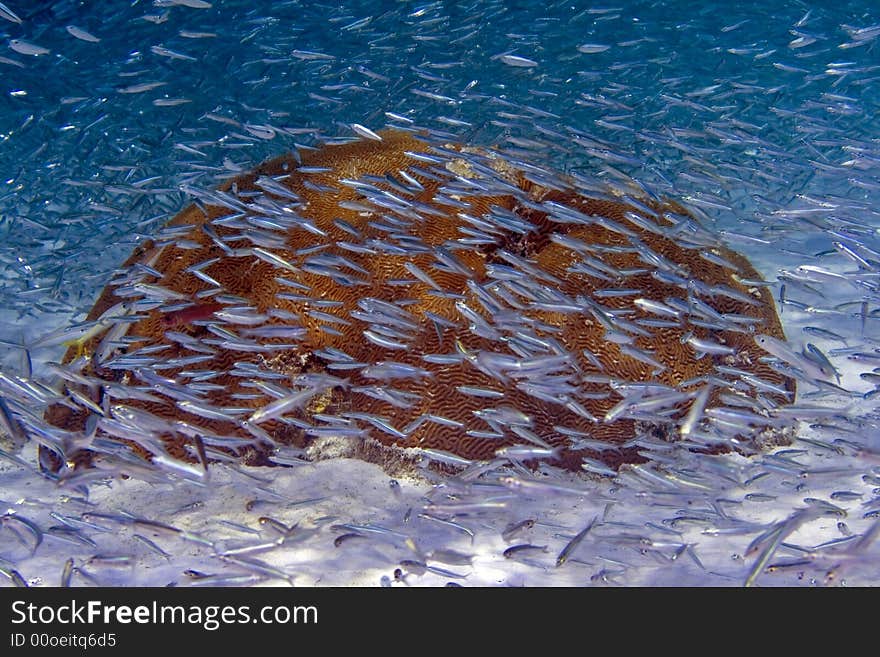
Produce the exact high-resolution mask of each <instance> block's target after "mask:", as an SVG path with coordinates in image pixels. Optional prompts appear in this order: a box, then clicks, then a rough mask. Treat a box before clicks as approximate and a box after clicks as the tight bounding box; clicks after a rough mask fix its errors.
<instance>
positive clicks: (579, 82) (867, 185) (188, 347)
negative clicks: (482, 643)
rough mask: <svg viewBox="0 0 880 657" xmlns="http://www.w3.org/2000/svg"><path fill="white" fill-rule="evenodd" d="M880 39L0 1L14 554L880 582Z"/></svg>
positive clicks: (95, 576) (2, 403)
mask: <svg viewBox="0 0 880 657" xmlns="http://www.w3.org/2000/svg"><path fill="white" fill-rule="evenodd" d="M771 4H772V3H771ZM878 37H880V13H878V11H877V8H875V7H873V5H871V4H870V3H867V2H859V3H854V4H851V5H849V4H848V5H847V6H845V7H834V8H832V7H828V8H818V7H817V8H813V9H809V8H802V7H798V6H794V5H793V6H786V7H782V8H781V7H774V8H771V7H770V5H767V4H766V3H757V2H755V3H745V4H742V5H739V4H738V5H737V6H735V7H729V8H725V10H724V11H723V12H718V11H716V10H714V9H712V8H711V7H710V6H709V5H702V4H700V3H691V2H684V1H683V0H678V1H673V0H668V1H666V2H628V3H619V4H614V5H613V6H612V5H609V6H607V7H599V6H591V7H588V8H581V7H577V6H574V5H572V3H552V4H549V5H544V4H542V3H536V4H535V5H534V6H529V7H525V8H519V9H514V8H511V7H508V6H507V5H506V4H505V3H503V2H501V1H500V0H498V1H494V2H493V1H488V2H487V1H479V2H478V1H474V2H469V3H456V4H453V5H450V4H448V3H442V2H433V3H432V2H379V3H367V4H364V3H357V2H343V3H339V4H335V5H333V6H332V7H331V6H318V5H312V4H311V3H302V2H299V1H290V2H273V3H252V2H244V1H238V0H230V1H228V2H220V1H219V0H217V1H214V2H202V1H201V0H154V1H153V2H143V1H141V2H138V1H136V2H134V3H131V4H130V5H129V6H127V7H124V8H122V9H121V10H119V8H117V9H116V10H114V11H113V12H112V13H111V11H110V9H109V8H107V7H105V6H96V7H92V8H87V9H83V8H82V7H80V6H79V5H78V4H77V3H74V2H53V3H24V2H12V1H11V0H8V1H7V2H5V3H0V43H2V44H5V46H6V52H0V71H2V75H0V163H2V165H3V166H2V167H0V171H2V172H3V176H2V179H0V482H2V483H0V502H2V507H0V511H2V515H0V585H10V586H30V585H44V586H59V585H61V586H91V585H112V586H128V585H145V584H146V585H154V586H160V585H167V584H174V585H178V586H189V585H191V586H250V585H256V584H270V585H287V584H291V585H367V586H375V585H381V586H393V587H397V586H418V585H426V586H439V585H444V584H449V585H455V584H458V585H464V586H468V585H506V586H531V585H539V586H548V585H567V586H591V585H613V586H636V585H670V584H675V585H689V586H700V585H723V586H728V585H739V586H755V585H758V586H779V585H782V586H839V585H876V584H878V583H880V580H878V579H877V574H876V567H874V564H876V563H877V562H878V561H877V560H878V558H880V540H877V539H878V534H880V414H878V413H877V409H876V404H877V398H878V397H880V394H878V391H880V327H878V321H880V237H878V227H880V203H878V201H880V132H878V125H877V123H876V121H874V120H873V117H874V115H875V114H876V112H877V109H878V105H880V64H878V63H877V61H878V59H877V48H878V43H880V40H878ZM0 49H2V46H0ZM392 151H393V152H394V157H386V156H384V155H382V154H383V153H388V152H392ZM284 153H289V155H283V154H284ZM371 154H372V155H371ZM280 155H283V156H282V157H281V158H279V157H278V156H280ZM371 157H375V158H379V159H381V158H382V157H384V158H385V159H384V160H382V161H383V162H386V163H387V162H391V163H392V164H393V167H392V169H391V170H386V169H385V168H377V167H378V165H374V164H370V162H373V161H378V160H371V159H370V158H371ZM272 158H275V159H272ZM261 163H263V164H261ZM585 199H589V200H590V202H593V201H595V202H597V203H606V204H611V205H605V206H602V207H605V208H610V207H611V206H612V205H613V207H614V208H615V212H616V214H613V213H612V212H611V211H610V210H607V211H605V212H599V211H595V207H594V206H589V208H587V205H586V203H587V201H586V200H585ZM438 208H442V211H441V210H438ZM579 208H580V209H582V210H584V211H579ZM181 211H183V212H181ZM178 213H181V214H180V215H178ZM609 214H612V215H613V216H607V215H609ZM175 216H177V217H178V218H177V219H175V220H173V221H171V222H170V223H169V219H171V218H172V217H175ZM325 217H326V218H325ZM450 221H451V222H452V223H449V222H450ZM444 222H445V223H444ZM596 235H602V236H603V238H602V239H600V240H597V239H594V238H595V236H596ZM294 236H295V237H294ZM432 236H433V237H432ZM608 236H611V237H608ZM434 238H436V239H434ZM685 256H686V257H685ZM126 259H127V260H126ZM123 263H124V264H123ZM230 263H236V264H235V265H234V266H233V265H232V264H230ZM383 263H384V264H383ZM388 263H392V264H388ZM624 263H625V264H624ZM695 263H700V265H701V266H699V267H698V266H697V265H696V264H695ZM255 272H256V273H255ZM477 273H478V274H479V275H477ZM722 278H723V280H722ZM325 283H326V286H325V287H324V284H325ZM102 290H103V294H102ZM339 290H342V291H343V292H338V291H339ZM658 290H659V292H658ZM99 294H101V297H100V298H98V295H99ZM269 297H272V298H274V299H275V301H274V302H271V303H268V302H266V301H265V299H266V298H269ZM96 299H98V301H97V303H96ZM596 336H599V337H598V338H597V337H596ZM427 345H430V347H431V348H430V349H428V348H427ZM285 354H286V356H285ZM364 354H369V359H367V357H366V356H364ZM285 358H286V360H285ZM468 373H469V374H468ZM795 389H796V393H795ZM621 427H624V428H623V429H622V428H621ZM370 440H372V441H376V442H377V443H379V444H380V445H379V446H373V447H370V446H369V444H368V442H365V441H370ZM364 445H367V446H364ZM389 449H392V450H398V451H396V452H389V451H388V450H389ZM352 455H357V456H359V457H361V459H365V460H352V459H350V458H338V457H340V456H342V457H348V456H352ZM334 457H336V458H334ZM366 461H373V462H372V463H370V462H366ZM376 463H379V464H381V465H382V467H383V468H384V470H383V469H381V468H380V467H379V465H376ZM267 465H272V466H275V467H265V466H267ZM157 491H162V492H161V493H160V494H158V495H157Z"/></svg>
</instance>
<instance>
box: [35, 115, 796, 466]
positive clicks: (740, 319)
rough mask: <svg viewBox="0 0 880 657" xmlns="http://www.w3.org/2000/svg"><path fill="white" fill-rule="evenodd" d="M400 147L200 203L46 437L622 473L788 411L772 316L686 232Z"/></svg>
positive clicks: (403, 139) (516, 171) (733, 437)
mask: <svg viewBox="0 0 880 657" xmlns="http://www.w3.org/2000/svg"><path fill="white" fill-rule="evenodd" d="M379 136H380V137H381V140H378V139H365V140H362V141H356V142H352V143H347V144H343V145H333V146H326V147H323V148H320V149H318V150H314V151H307V152H303V153H302V154H301V157H294V156H293V155H291V156H286V157H281V158H278V159H275V160H272V161H270V162H267V163H265V164H263V165H261V166H259V167H257V168H256V169H255V170H254V171H253V172H250V173H248V174H246V175H242V176H239V177H237V178H235V179H234V180H232V181H231V182H229V183H228V184H226V185H224V186H223V187H221V188H220V189H219V190H217V191H199V192H193V193H194V194H195V195H196V198H197V201H195V202H194V204H193V205H191V206H190V207H188V208H186V209H185V210H184V211H183V212H181V213H180V214H179V215H178V216H177V217H175V218H174V219H173V220H172V221H171V222H170V223H169V224H168V225H167V227H166V228H165V229H164V230H163V231H162V233H161V235H159V236H157V237H156V238H155V239H154V240H153V241H151V242H148V243H146V244H144V245H142V246H141V247H140V248H138V249H137V250H136V251H135V253H134V254H133V255H132V256H131V257H130V258H129V259H128V261H127V262H126V263H125V267H124V269H123V270H121V271H120V272H118V273H117V275H116V276H115V277H114V279H113V280H112V281H111V283H110V284H109V285H108V286H107V288H106V289H105V290H104V292H103V293H102V295H101V297H100V298H99V299H98V301H97V303H96V304H95V306H94V308H93V310H92V311H91V313H90V315H89V317H88V320H90V321H93V322H95V325H94V326H95V330H93V331H92V332H91V335H90V337H89V338H88V339H87V340H84V341H83V342H82V343H81V344H78V345H76V346H75V348H71V350H70V351H69V352H68V353H67V355H66V356H65V362H66V363H68V364H69V366H70V367H72V368H73V369H74V370H75V371H77V372H79V374H80V379H81V380H80V382H79V383H74V382H71V383H70V387H72V388H75V389H76V390H75V391H74V392H75V393H76V394H74V395H72V396H71V398H70V400H69V402H70V403H68V404H56V405H54V406H52V407H51V408H50V409H49V410H48V412H47V414H46V419H47V420H48V422H49V423H50V424H52V425H54V426H56V427H59V428H62V429H67V430H71V431H78V432H81V431H83V430H84V429H85V430H87V431H86V434H87V435H88V436H90V437H91V444H90V445H89V449H88V450H80V451H79V452H78V454H72V453H67V454H64V455H62V457H63V458H64V459H65V460H67V461H68V462H69V461H71V460H73V461H83V460H88V459H89V458H90V455H91V454H92V453H93V452H102V451H117V452H118V450H119V449H120V448H124V449H128V448H129V447H130V448H133V449H134V450H135V452H136V453H138V454H140V455H141V456H145V457H148V456H157V455H163V457H164V458H167V457H168V456H170V457H173V458H174V459H179V460H185V461H190V462H192V461H194V460H196V459H197V458H199V454H201V459H203V460H204V459H211V458H217V457H222V456H223V455H224V454H226V455H228V454H233V455H238V456H242V457H244V458H245V459H246V460H248V461H249V462H252V463H263V462H268V461H267V457H269V456H271V454H272V451H273V449H274V447H275V446H276V444H287V445H296V446H305V445H307V444H309V443H310V441H312V440H314V439H315V438H320V437H325V436H342V437H353V438H356V439H357V438H366V437H370V438H373V439H375V440H377V441H379V442H381V443H384V444H386V445H395V446H400V447H420V448H426V449H433V450H441V451H444V452H448V453H451V454H454V455H457V456H460V457H463V458H466V459H486V458H490V457H492V456H493V455H494V454H495V453H496V452H497V450H499V449H501V448H504V447H510V446H512V445H524V446H527V447H526V448H525V449H520V450H519V451H516V450H513V451H510V450H509V451H508V453H509V454H518V455H519V456H520V457H522V458H524V459H526V460H528V459H529V458H531V457H535V456H540V455H542V454H546V455H548V456H549V457H551V458H558V459H559V460H560V461H561V462H562V463H563V464H565V465H566V466H568V467H573V468H579V467H580V465H581V462H582V457H586V458H587V459H592V460H593V462H595V460H601V461H603V462H604V463H606V464H608V465H611V466H617V465H619V464H620V463H621V462H625V461H633V460H640V459H641V458H642V457H641V456H640V455H639V453H638V452H639V445H638V444H635V443H629V444H628V441H631V440H632V439H633V438H634V437H636V436H637V435H641V434H642V433H643V432H649V433H650V432H651V431H652V430H653V433H654V435H655V436H661V437H662V438H664V439H679V438H681V437H682V436H684V437H685V438H687V439H688V440H689V441H690V442H691V443H692V444H693V445H694V446H695V447H698V448H705V449H728V448H730V447H731V446H733V447H736V446H739V445H743V444H746V443H747V442H748V440H749V438H750V437H754V436H755V435H757V434H758V433H759V432H760V431H761V430H763V429H764V428H766V426H767V425H769V424H770V422H769V420H768V421H767V422H766V423H765V422H764V421H763V420H764V418H766V417H767V414H766V410H767V409H768V408H772V407H773V406H774V405H776V404H780V403H785V402H787V401H790V400H791V396H792V393H793V390H794V385H793V381H792V380H791V379H789V378H787V377H786V376H784V375H783V374H781V373H780V372H779V371H777V370H776V369H774V368H773V367H772V366H771V364H770V363H768V362H765V361H766V360H767V359H766V356H767V355H768V354H767V353H766V352H765V351H764V350H763V349H762V348H761V347H760V346H759V345H758V344H757V343H756V340H755V336H756V335H766V336H771V337H772V338H782V337H783V332H782V328H781V325H780V322H779V319H778V317H777V315H776V312H775V310H774V306H773V301H772V298H771V297H770V295H769V293H768V292H767V290H766V289H765V288H764V287H763V286H761V285H760V283H759V282H758V281H757V279H758V278H759V277H758V275H757V273H756V272H755V270H754V269H753V268H752V266H751V265H750V264H749V263H748V261H747V260H746V259H745V258H744V257H742V256H740V255H739V254H737V253H734V252H732V251H730V250H729V249H727V248H725V247H723V246H720V245H719V244H718V243H716V242H715V241H714V240H713V239H712V237H711V236H710V235H709V234H707V232H706V231H705V230H703V229H702V228H701V227H700V226H699V225H698V223H697V222H696V221H695V220H694V219H693V218H692V217H691V216H689V214H688V213H687V212H686V211H685V209H684V208H683V207H681V206H679V205H678V204H676V203H673V202H664V201H659V200H657V199H650V198H645V197H644V195H643V196H641V197H637V196H635V194H633V196H632V197H630V196H626V195H625V194H623V193H618V194H612V193H610V192H607V191H600V190H599V189H596V188H595V187H594V188H592V189H590V190H589V191H585V188H586V185H585V184H583V183H584V181H578V180H576V179H572V178H570V177H564V176H557V175H554V174H550V173H548V172H547V171H544V170H542V169H538V168H536V167H532V166H530V165H528V164H526V163H517V162H513V161H510V160H509V159H505V158H504V157H502V156H501V155H499V154H497V153H493V152H490V151H485V150H479V149H473V148H468V147H461V146H456V145H446V146H442V147H441V146H439V145H437V146H432V145H431V144H430V143H429V142H428V141H425V140H424V138H420V137H418V136H416V135H414V134H410V133H406V132H401V131H385V132H383V133H381V134H380V135H379ZM82 377H85V378H86V379H82ZM85 380H87V381H88V385H86V384H85V383H84V381H85ZM83 398H85V399H83ZM89 402H91V403H89ZM713 412H714V414H713ZM77 444H78V445H80V446H82V445H83V443H82V441H80V442H78V443H77ZM542 450H544V451H542ZM165 452H167V454H164V453H165ZM587 462H588V463H590V462H591V461H589V460H588V461H587Z"/></svg>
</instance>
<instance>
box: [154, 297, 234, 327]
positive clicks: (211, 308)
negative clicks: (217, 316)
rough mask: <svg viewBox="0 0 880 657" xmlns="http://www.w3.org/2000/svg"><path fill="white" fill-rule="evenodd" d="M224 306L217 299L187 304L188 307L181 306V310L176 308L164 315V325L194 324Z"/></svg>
mask: <svg viewBox="0 0 880 657" xmlns="http://www.w3.org/2000/svg"><path fill="white" fill-rule="evenodd" d="M222 308H223V304H221V303H217V302H216V301H212V302H211V303H198V304H196V305H194V306H187V307H186V308H181V309H180V310H175V311H174V312H170V313H167V314H165V315H163V316H162V320H161V321H162V326H165V327H169V328H170V327H173V326H184V325H187V324H192V323H193V322H195V321H198V320H200V319H207V318H208V317H210V316H211V315H212V314H214V313H215V312H217V311H218V310H221V309H222Z"/></svg>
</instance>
